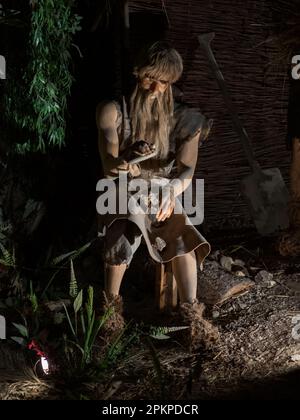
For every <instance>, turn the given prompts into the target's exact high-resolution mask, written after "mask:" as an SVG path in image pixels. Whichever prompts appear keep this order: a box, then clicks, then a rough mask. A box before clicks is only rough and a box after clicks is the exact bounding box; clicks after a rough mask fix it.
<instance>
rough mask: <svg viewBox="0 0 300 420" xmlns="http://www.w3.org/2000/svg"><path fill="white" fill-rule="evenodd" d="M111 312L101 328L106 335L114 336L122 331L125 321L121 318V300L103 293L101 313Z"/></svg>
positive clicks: (118, 297)
mask: <svg viewBox="0 0 300 420" xmlns="http://www.w3.org/2000/svg"><path fill="white" fill-rule="evenodd" d="M107 311H111V314H110V316H109V317H108V319H107V320H106V322H105V324H104V325H103V327H102V330H103V331H105V333H106V335H108V334H109V335H115V334H117V333H119V332H121V331H122V330H123V329H124V326H125V321H124V318H123V299H122V297H121V296H120V295H118V296H113V295H108V294H106V293H105V292H103V305H102V313H103V314H105V313H106V312H107Z"/></svg>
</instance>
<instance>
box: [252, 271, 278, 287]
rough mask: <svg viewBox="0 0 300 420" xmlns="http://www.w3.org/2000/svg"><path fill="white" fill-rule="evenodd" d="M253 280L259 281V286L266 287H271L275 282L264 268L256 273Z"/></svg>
mask: <svg viewBox="0 0 300 420" xmlns="http://www.w3.org/2000/svg"><path fill="white" fill-rule="evenodd" d="M255 281H256V282H257V283H259V284H260V286H262V287H267V288H271V287H274V286H275V285H276V282H275V281H274V280H273V274H272V273H269V272H268V271H265V270H261V271H260V272H259V273H257V274H256V276H255Z"/></svg>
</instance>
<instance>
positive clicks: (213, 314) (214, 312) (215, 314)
mask: <svg viewBox="0 0 300 420" xmlns="http://www.w3.org/2000/svg"><path fill="white" fill-rule="evenodd" d="M219 316H220V312H219V311H213V313H212V317H213V319H216V318H219Z"/></svg>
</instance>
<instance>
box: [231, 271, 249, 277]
mask: <svg viewBox="0 0 300 420" xmlns="http://www.w3.org/2000/svg"><path fill="white" fill-rule="evenodd" d="M234 275H235V276H237V277H246V274H245V273H244V272H243V271H235V272H234Z"/></svg>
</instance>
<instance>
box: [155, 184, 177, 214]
mask: <svg viewBox="0 0 300 420" xmlns="http://www.w3.org/2000/svg"><path fill="white" fill-rule="evenodd" d="M174 207H175V196H174V190H173V188H170V187H166V188H163V190H162V197H161V200H160V205H159V209H158V212H157V213H156V220H157V221H158V222H163V221H164V220H166V219H168V218H169V217H170V216H171V214H172V213H173V210H174Z"/></svg>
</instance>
